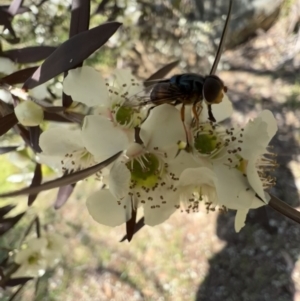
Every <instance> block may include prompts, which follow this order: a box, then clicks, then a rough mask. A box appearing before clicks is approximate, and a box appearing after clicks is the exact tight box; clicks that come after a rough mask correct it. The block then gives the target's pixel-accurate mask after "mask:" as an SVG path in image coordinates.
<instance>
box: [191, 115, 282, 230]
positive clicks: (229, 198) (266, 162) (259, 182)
mask: <svg viewBox="0 0 300 301" xmlns="http://www.w3.org/2000/svg"><path fill="white" fill-rule="evenodd" d="M276 131H277V125H276V121H275V119H274V117H273V115H272V113H271V112H270V111H263V112H262V113H261V114H260V115H259V116H258V117H257V118H256V119H255V120H253V121H250V122H249V123H248V124H247V125H246V127H245V129H240V130H236V129H234V128H231V129H227V130H225V129H223V128H221V127H218V126H216V125H212V124H210V123H207V124H201V125H200V127H199V129H196V130H195V131H194V133H193V135H194V136H193V138H194V139H193V147H194V153H195V154H197V156H199V157H200V158H201V157H205V158H209V160H210V161H211V164H212V169H213V171H214V173H215V175H216V176H217V181H215V186H216V191H217V196H218V198H217V203H215V204H214V202H213V201H212V205H213V206H215V205H219V206H225V207H226V208H228V209H234V210H237V215H236V219H235V229H236V231H237V232H238V231H239V230H240V229H241V228H242V227H243V226H244V222H245V219H246V216H247V213H248V211H249V209H254V208H258V207H260V206H263V205H266V204H267V203H268V201H269V196H268V195H267V194H266V193H265V192H264V189H266V188H269V187H271V186H273V185H274V180H273V178H271V177H270V176H267V175H266V173H265V170H267V171H268V169H270V167H271V168H272V167H275V166H276V164H275V162H274V161H273V160H272V159H268V158H265V157H264V154H267V155H271V154H270V153H269V152H268V151H267V146H268V144H269V142H270V140H271V139H272V137H273V136H274V134H275V133H276Z"/></svg>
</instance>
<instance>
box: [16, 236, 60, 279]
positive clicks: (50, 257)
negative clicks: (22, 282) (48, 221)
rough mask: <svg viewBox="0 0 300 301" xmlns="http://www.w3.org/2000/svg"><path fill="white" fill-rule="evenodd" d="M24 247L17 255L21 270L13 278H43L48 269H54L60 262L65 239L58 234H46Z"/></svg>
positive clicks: (31, 240)
mask: <svg viewBox="0 0 300 301" xmlns="http://www.w3.org/2000/svg"><path fill="white" fill-rule="evenodd" d="M24 247H25V248H22V249H21V250H19V251H17V253H16V255H15V263H17V264H18V265H19V268H18V270H17V271H16V272H15V273H14V274H13V278H19V277H34V278H35V277H41V276H43V275H44V273H45V272H46V270H47V269H48V268H53V267H54V266H55V265H56V264H57V263H58V262H59V261H60V259H61V256H62V252H63V248H64V239H63V237H62V236H60V235H58V234H46V235H45V236H43V237H39V238H32V239H30V240H28V241H27V243H26V245H25V246H24Z"/></svg>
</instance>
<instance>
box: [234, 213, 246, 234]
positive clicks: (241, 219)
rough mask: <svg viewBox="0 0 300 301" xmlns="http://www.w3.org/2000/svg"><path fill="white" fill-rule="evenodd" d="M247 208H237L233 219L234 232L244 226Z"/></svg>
mask: <svg viewBox="0 0 300 301" xmlns="http://www.w3.org/2000/svg"><path fill="white" fill-rule="evenodd" d="M248 212H249V210H248V209H239V210H238V211H237V212H236V215H235V220H234V229H235V232H240V230H241V229H242V228H243V227H244V226H245V221H246V217H247V214H248Z"/></svg>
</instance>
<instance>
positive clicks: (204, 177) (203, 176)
mask: <svg viewBox="0 0 300 301" xmlns="http://www.w3.org/2000/svg"><path fill="white" fill-rule="evenodd" d="M216 180H217V177H216V175H215V173H214V172H213V171H212V170H211V169H209V168H207V167H199V168H187V169H186V170H184V171H183V172H182V174H181V175H180V177H179V181H178V186H188V185H199V186H200V185H205V184H206V185H210V186H214V182H215V181H216Z"/></svg>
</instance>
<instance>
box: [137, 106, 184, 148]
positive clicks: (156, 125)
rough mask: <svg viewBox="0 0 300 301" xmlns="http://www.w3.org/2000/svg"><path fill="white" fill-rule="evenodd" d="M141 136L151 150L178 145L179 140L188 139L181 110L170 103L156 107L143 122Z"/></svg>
mask: <svg viewBox="0 0 300 301" xmlns="http://www.w3.org/2000/svg"><path fill="white" fill-rule="evenodd" d="M140 137H141V139H142V141H143V142H144V144H145V145H146V146H147V148H148V149H149V150H150V149H153V148H154V147H158V148H161V149H164V148H167V147H170V146H177V143H178V141H186V133H185V129H184V126H183V123H182V120H181V117H180V112H179V111H178V110H177V109H176V108H175V107H174V106H171V105H168V104H163V105H160V106H157V107H155V108H154V109H152V110H151V112H150V115H149V117H148V118H147V119H146V121H145V122H144V123H143V124H142V126H141V131H140Z"/></svg>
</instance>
